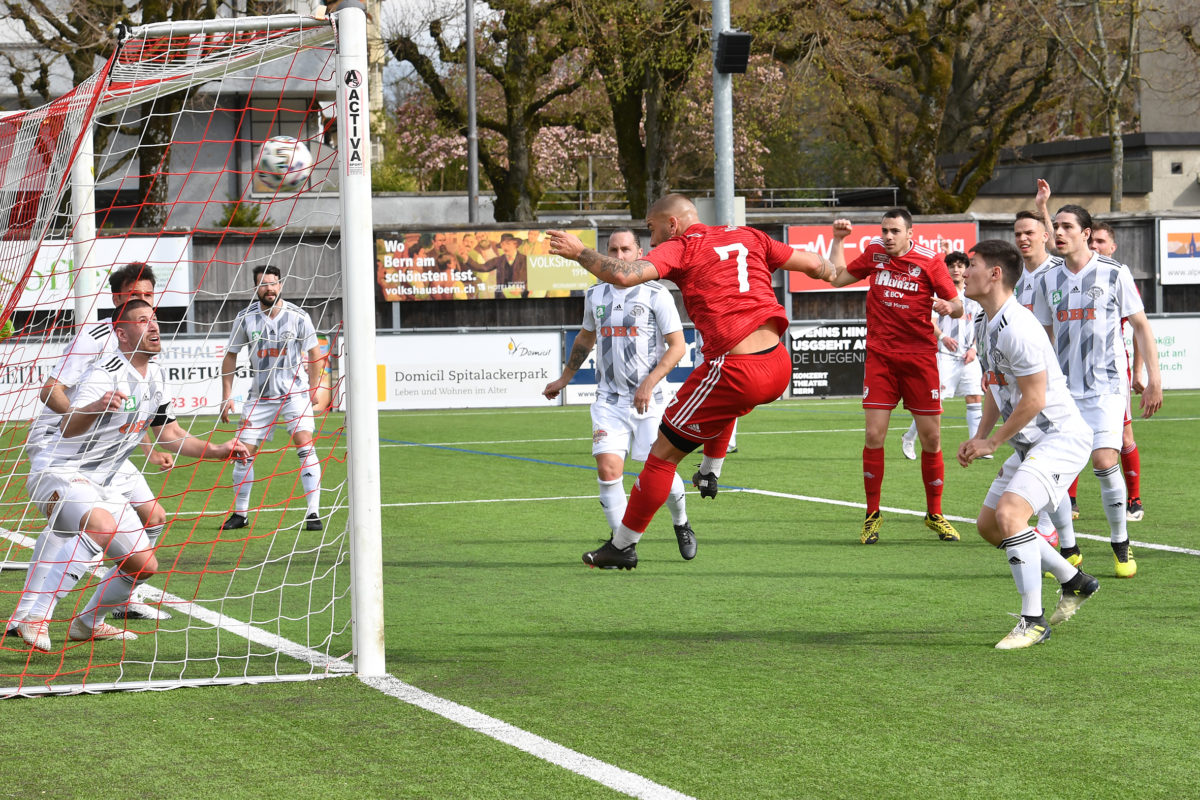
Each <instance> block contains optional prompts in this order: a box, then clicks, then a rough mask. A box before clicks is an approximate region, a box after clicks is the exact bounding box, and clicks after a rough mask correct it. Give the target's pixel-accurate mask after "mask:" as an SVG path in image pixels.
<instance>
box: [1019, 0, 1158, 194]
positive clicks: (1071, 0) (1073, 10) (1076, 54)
mask: <svg viewBox="0 0 1200 800" xmlns="http://www.w3.org/2000/svg"><path fill="white" fill-rule="evenodd" d="M1022 2H1023V3H1024V5H1025V7H1026V8H1027V9H1028V10H1029V11H1031V12H1033V14H1034V15H1035V16H1036V17H1037V19H1038V20H1039V21H1040V23H1041V25H1040V33H1041V34H1042V35H1045V36H1047V37H1049V39H1050V40H1051V41H1054V42H1057V43H1058V44H1059V45H1060V46H1061V47H1062V50H1063V52H1064V53H1066V57H1067V60H1068V63H1070V64H1071V66H1073V67H1074V68H1075V71H1076V73H1077V74H1078V75H1079V76H1080V77H1081V78H1083V79H1084V80H1085V81H1087V82H1088V83H1090V84H1091V85H1092V87H1093V88H1094V89H1095V91H1096V92H1097V93H1098V95H1099V98H1100V102H1101V104H1102V107H1103V113H1104V128H1105V131H1106V133H1107V134H1108V141H1109V146H1110V148H1111V153H1112V157H1111V164H1112V169H1111V175H1112V192H1111V194H1110V196H1109V209H1110V210H1111V211H1120V210H1121V204H1122V200H1123V196H1124V182H1125V140H1124V138H1123V137H1122V130H1123V128H1124V122H1123V120H1122V119H1121V99H1122V96H1123V95H1124V94H1125V93H1126V92H1127V91H1128V90H1129V88H1130V86H1131V85H1132V83H1133V81H1134V79H1135V76H1136V66H1137V60H1138V56H1139V54H1140V45H1139V36H1140V34H1141V25H1142V18H1143V15H1144V13H1145V6H1144V4H1143V2H1142V0H1052V2H1046V1H1045V0H1022Z"/></svg>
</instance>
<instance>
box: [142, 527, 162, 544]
mask: <svg viewBox="0 0 1200 800" xmlns="http://www.w3.org/2000/svg"><path fill="white" fill-rule="evenodd" d="M165 527H166V525H155V526H154V527H153V528H146V538H147V539H149V540H150V546H151V547H155V546H157V545H158V537H159V536H162V532H163V528H165Z"/></svg>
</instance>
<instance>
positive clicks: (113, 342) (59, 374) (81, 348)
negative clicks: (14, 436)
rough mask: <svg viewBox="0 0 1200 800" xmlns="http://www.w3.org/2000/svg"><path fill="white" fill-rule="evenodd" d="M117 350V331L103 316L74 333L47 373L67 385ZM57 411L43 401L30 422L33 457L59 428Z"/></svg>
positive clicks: (31, 452) (67, 387) (73, 384)
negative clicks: (102, 318) (99, 320)
mask: <svg viewBox="0 0 1200 800" xmlns="http://www.w3.org/2000/svg"><path fill="white" fill-rule="evenodd" d="M115 352H117V335H116V331H115V330H114V329H113V326H112V321H111V320H107V319H106V320H103V321H102V322H97V323H94V324H92V325H85V326H84V328H83V330H81V331H80V332H79V333H77V334H76V335H75V338H74V339H73V340H72V341H71V344H69V345H68V346H67V349H66V350H64V351H63V354H62V355H61V356H60V357H59V358H58V360H57V362H56V363H55V365H54V367H53V369H51V371H50V377H51V378H54V379H55V380H56V381H58V382H59V383H61V384H62V385H63V388H64V389H68V390H69V389H70V388H71V387H72V386H75V385H76V384H78V383H79V379H80V378H82V377H83V374H84V373H85V372H87V369H88V367H90V366H91V365H92V364H93V363H95V362H96V361H97V360H98V359H101V358H103V357H104V356H106V355H111V354H112V353H115ZM59 419H60V417H59V415H58V414H56V413H54V412H53V411H51V410H50V407H49V406H45V405H43V406H42V407H41V410H39V411H38V414H37V416H36V417H34V419H33V422H32V423H31V424H30V426H29V435H28V437H27V439H26V447H27V448H28V452H29V453H30V456H31V457H32V455H33V453H35V452H36V448H39V447H41V446H42V445H43V444H44V443H45V441H46V439H47V437H49V436H51V435H53V433H54V431H55V430H56V429H57V428H58V422H59Z"/></svg>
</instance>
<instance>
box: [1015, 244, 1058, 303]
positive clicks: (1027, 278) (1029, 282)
mask: <svg viewBox="0 0 1200 800" xmlns="http://www.w3.org/2000/svg"><path fill="white" fill-rule="evenodd" d="M1061 263H1063V260H1062V259H1061V258H1059V257H1058V256H1046V260H1045V261H1043V262H1042V263H1040V264H1038V265H1037V266H1036V267H1035V268H1034V270H1033V271H1032V272H1030V271H1029V270H1025V271H1024V272H1022V273H1021V277H1020V278H1018V279H1017V285H1016V286H1014V287H1013V295H1014V296H1015V297H1016V298H1017V302H1018V303H1020V304H1021V305H1023V306H1025V307H1026V308H1028V309H1029V310H1030V311H1033V287H1034V286H1036V285H1037V278H1038V276H1039V275H1041V274H1042V273H1043V272H1045V271H1046V270H1048V269H1050V268H1051V267H1053V266H1056V265H1058V264H1061Z"/></svg>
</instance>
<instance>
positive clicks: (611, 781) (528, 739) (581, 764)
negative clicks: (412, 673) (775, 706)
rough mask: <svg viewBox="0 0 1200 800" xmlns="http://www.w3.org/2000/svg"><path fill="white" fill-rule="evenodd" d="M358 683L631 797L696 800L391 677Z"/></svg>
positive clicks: (653, 799) (363, 680) (651, 799)
mask: <svg viewBox="0 0 1200 800" xmlns="http://www.w3.org/2000/svg"><path fill="white" fill-rule="evenodd" d="M359 680H361V681H362V682H363V683H364V684H366V685H367V686H370V687H371V688H372V689H375V690H377V691H380V692H383V693H384V694H386V695H388V696H389V697H394V698H396V699H397V700H401V701H403V702H405V703H408V704H409V705H412V706H416V707H417V708H422V709H424V710H426V711H429V712H430V713H433V714H437V715H438V716H440V717H443V718H445V719H447V720H450V721H451V722H453V723H455V724H457V725H461V726H463V727H464V728H468V729H470V730H473V731H475V732H476V733H482V734H483V735H484V736H488V737H491V738H492V739H495V740H496V741H498V742H501V743H503V744H507V745H509V746H511V747H515V748H517V749H518V750H523V751H524V752H526V753H529V754H530V755H532V756H534V757H536V758H540V759H541V760H542V761H547V762H549V763H551V764H555V765H556V766H559V767H562V768H563V769H566V770H569V771H571V772H574V773H575V774H576V775H582V776H583V777H585V778H589V779H591V780H593V781H596V782H597V783H600V784H603V785H604V786H607V787H608V788H610V789H613V790H615V791H618V792H621V793H622V794H625V795H628V796H630V797H639V798H645V800H694V798H692V797H691V795H686V794H683V793H682V792H677V791H675V790H674V789H671V788H669V787H667V786H663V785H661V784H658V783H655V782H653V781H651V780H649V779H647V778H643V777H642V776H641V775H638V774H636V773H633V772H629V771H628V770H624V769H621V768H620V767H616V766H613V765H612V764H609V763H607V762H604V761H600V760H599V759H596V758H592V757H591V756H586V755H584V754H583V753H580V752H577V751H575V750H572V749H570V748H569V747H564V746H563V745H561V744H556V743H555V742H552V741H550V740H549V739H543V738H542V737H541V736H538V735H536V734H533V733H530V732H529V731H526V730H522V729H521V728H518V727H516V726H514V725H510V724H509V723H507V722H504V721H502V720H498V719H496V718H495V717H489V716H488V715H487V714H483V713H481V712H479V711H476V710H475V709H473V708H468V707H467V706H464V705H460V704H458V703H455V702H454V701H452V700H447V699H445V698H442V697H438V696H437V695H433V694H430V693H429V692H426V691H424V690H422V689H418V688H417V687H415V686H411V685H409V684H407V683H405V682H404V681H402V680H399V679H398V678H395V677H392V676H391V675H387V676H384V677H379V678H360V679H359Z"/></svg>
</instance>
